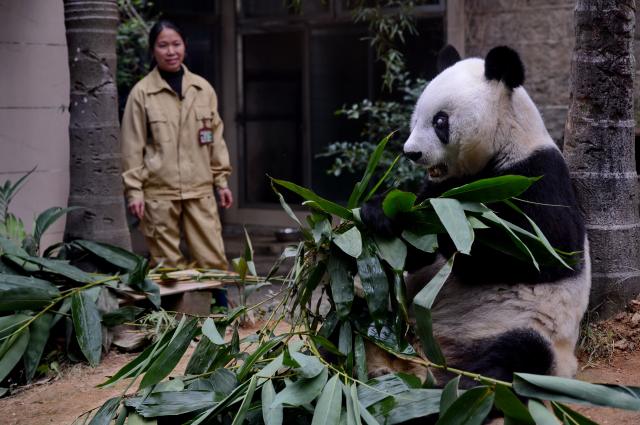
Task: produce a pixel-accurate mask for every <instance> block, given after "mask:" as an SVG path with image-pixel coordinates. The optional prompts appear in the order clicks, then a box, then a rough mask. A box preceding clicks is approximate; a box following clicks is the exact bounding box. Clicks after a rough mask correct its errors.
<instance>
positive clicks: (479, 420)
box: [438, 386, 495, 425]
mask: <svg viewBox="0 0 640 425" xmlns="http://www.w3.org/2000/svg"><path fill="white" fill-rule="evenodd" d="M494 397H495V393H494V392H493V391H491V389H490V388H488V387H484V386H483V387H476V388H472V389H470V390H468V391H466V392H465V393H464V394H462V395H461V396H460V397H458V399H457V400H456V401H454V402H453V404H452V405H451V406H450V407H449V408H448V409H447V411H446V412H445V413H444V414H443V415H442V416H441V417H440V420H439V421H438V425H482V424H483V423H484V420H485V419H486V417H487V416H488V415H489V412H490V411H491V407H492V406H493V400H494Z"/></svg>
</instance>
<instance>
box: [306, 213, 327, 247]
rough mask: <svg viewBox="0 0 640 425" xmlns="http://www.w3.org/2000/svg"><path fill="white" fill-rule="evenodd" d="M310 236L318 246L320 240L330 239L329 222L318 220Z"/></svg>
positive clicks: (324, 219)
mask: <svg viewBox="0 0 640 425" xmlns="http://www.w3.org/2000/svg"><path fill="white" fill-rule="evenodd" d="M311 235H312V236H313V240H314V241H315V243H316V245H318V244H320V242H321V241H322V239H323V238H324V239H328V238H330V237H331V224H330V223H329V220H327V219H326V218H323V219H322V220H319V221H318V222H317V223H316V224H315V225H314V226H313V228H312V229H311Z"/></svg>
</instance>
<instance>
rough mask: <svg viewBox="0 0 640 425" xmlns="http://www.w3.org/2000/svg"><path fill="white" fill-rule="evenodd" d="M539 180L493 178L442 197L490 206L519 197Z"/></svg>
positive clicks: (513, 176)
mask: <svg viewBox="0 0 640 425" xmlns="http://www.w3.org/2000/svg"><path fill="white" fill-rule="evenodd" d="M538 180H540V177H524V176H516V175H505V176H498V177H491V178H488V179H481V180H477V181H474V182H472V183H468V184H465V185H463V186H460V187H456V188H453V189H450V190H448V191H446V192H445V193H443V194H442V197H443V198H455V199H457V200H459V201H464V202H482V203H485V204H489V203H492V202H498V201H504V200H506V199H510V198H513V197H515V196H518V195H520V194H522V193H523V192H524V191H526V190H527V189H528V188H529V187H530V186H531V185H532V184H533V183H535V182H536V181H538Z"/></svg>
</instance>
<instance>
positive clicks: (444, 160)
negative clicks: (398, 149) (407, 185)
mask: <svg viewBox="0 0 640 425" xmlns="http://www.w3.org/2000/svg"><path fill="white" fill-rule="evenodd" d="M438 67H439V68H440V69H441V72H440V74H438V75H437V76H436V77H435V78H434V79H433V80H432V81H431V82H430V83H429V84H428V85H427V87H426V88H425V89H424V91H423V92H422V94H421V95H420V98H419V99H418V102H417V104H416V106H415V110H414V112H413V116H412V118H411V135H410V136H409V139H408V140H407V141H406V142H405V144H404V153H405V155H406V156H407V157H408V158H410V159H411V160H413V161H415V162H416V163H418V164H420V165H422V166H424V167H426V168H427V170H428V172H429V176H430V178H431V179H432V180H435V181H440V180H445V179H447V178H450V177H462V176H468V175H474V174H476V173H478V172H480V171H481V170H482V169H484V168H485V166H486V165H487V164H488V163H489V161H492V162H493V163H495V164H497V166H501V165H508V164H509V163H513V162H514V161H517V160H519V159H521V158H524V157H526V155H528V154H529V153H530V152H531V151H532V150H534V149H536V148H538V147H539V146H540V145H543V144H544V145H549V144H550V145H553V141H552V139H551V138H550V137H549V134H548V133H547V131H546V129H545V127H544V123H543V122H542V118H541V116H540V113H539V112H538V110H537V108H536V107H535V105H534V104H533V102H532V101H531V99H530V98H529V95H528V94H527V92H526V91H525V90H524V88H522V83H523V82H524V66H523V64H522V61H521V60H520V57H519V56H518V54H517V53H516V52H515V51H514V50H512V49H510V48H508V47H505V46H501V47H496V48H494V49H492V50H491V51H490V52H489V53H488V54H487V56H486V58H485V59H484V60H483V59H478V58H472V59H466V60H460V56H459V54H458V52H457V51H455V49H454V48H453V47H451V46H447V47H446V48H445V49H443V50H442V51H441V52H440V55H439V57H438Z"/></svg>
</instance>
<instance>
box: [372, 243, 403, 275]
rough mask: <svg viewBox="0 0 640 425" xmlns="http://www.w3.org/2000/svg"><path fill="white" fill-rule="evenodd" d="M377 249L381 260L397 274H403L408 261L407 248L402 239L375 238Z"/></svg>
mask: <svg viewBox="0 0 640 425" xmlns="http://www.w3.org/2000/svg"><path fill="white" fill-rule="evenodd" d="M374 239H375V242H376V248H377V251H378V254H379V255H380V258H382V259H383V260H384V261H386V262H387V264H389V265H390V266H391V268H392V269H393V270H394V271H396V272H402V270H403V269H404V263H405V261H406V259H407V246H406V245H405V244H404V242H402V240H401V239H400V238H384V237H381V236H375V238H374Z"/></svg>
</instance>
